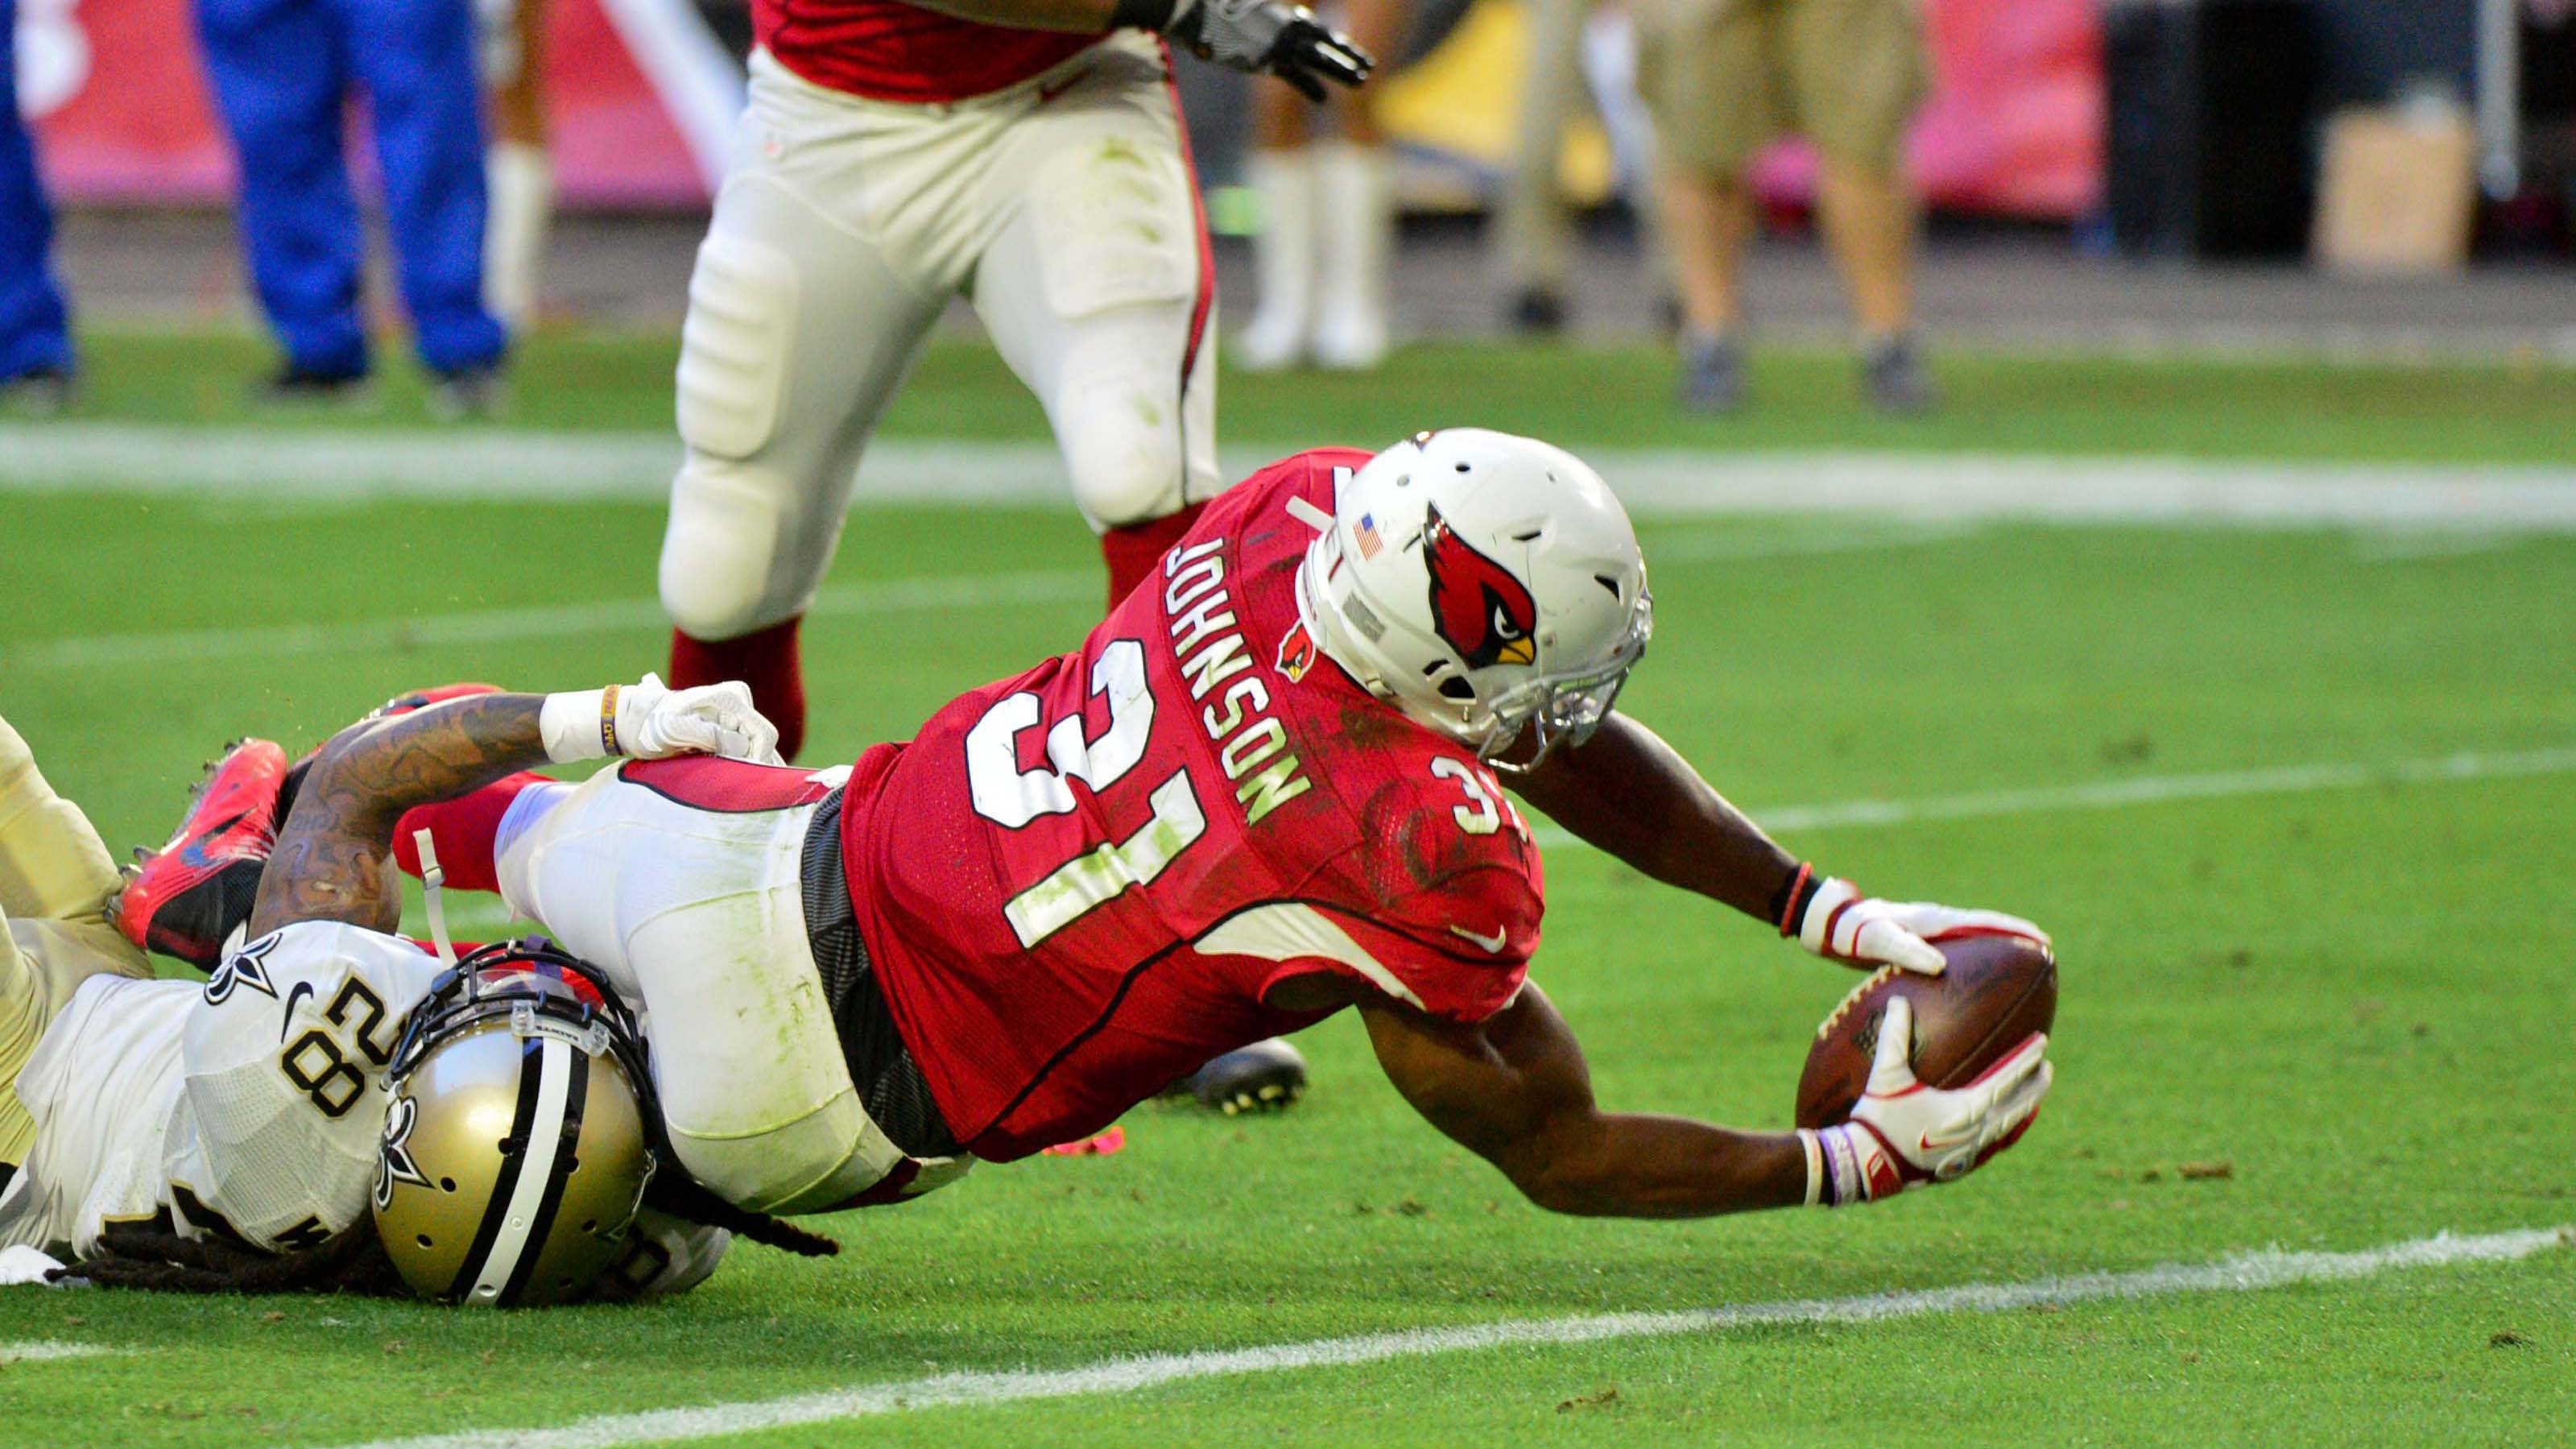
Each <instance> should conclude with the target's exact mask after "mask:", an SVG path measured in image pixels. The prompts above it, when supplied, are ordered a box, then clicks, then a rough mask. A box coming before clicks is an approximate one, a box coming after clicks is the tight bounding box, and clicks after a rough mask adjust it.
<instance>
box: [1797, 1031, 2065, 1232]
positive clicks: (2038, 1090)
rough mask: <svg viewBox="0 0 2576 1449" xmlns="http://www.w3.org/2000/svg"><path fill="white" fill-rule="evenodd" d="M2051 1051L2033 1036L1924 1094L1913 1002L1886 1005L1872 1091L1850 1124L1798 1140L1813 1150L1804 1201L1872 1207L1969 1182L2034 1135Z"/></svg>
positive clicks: (2051, 1072)
mask: <svg viewBox="0 0 2576 1449" xmlns="http://www.w3.org/2000/svg"><path fill="white" fill-rule="evenodd" d="M2047 1052H2048V1037H2047V1035H2046V1034H2045V1033H2042V1032H2033V1033H2031V1034H2030V1035H2029V1036H2028V1037H2025V1038H2024V1039H2023V1040H2022V1043H2021V1045H2019V1046H2017V1047H2014V1048H2013V1049H2012V1050H2011V1051H2010V1052H2008V1053H2006V1054H2005V1055H2004V1056H2003V1058H2002V1059H2001V1060H1999V1061H1997V1062H1996V1063H1995V1064H1994V1065H1993V1066H1991V1067H1988V1068H1986V1070H1985V1071H1984V1072H1982V1073H1980V1074H1979V1075H1978V1076H1977V1079H1976V1080H1975V1081H1972V1082H1970V1083H1968V1084H1967V1085H1966V1086H1964V1087H1959V1088H1956V1089H1953V1090H1946V1091H1945V1090H1943V1089H1942V1088H1939V1087H1932V1086H1926V1085H1925V1084H1924V1083H1922V1082H1921V1081H1918V1080H1916V1078H1915V1076H1914V1068H1913V1066H1912V1060H1913V1055H1914V1006H1913V1003H1911V1002H1909V1001H1907V1000H1906V999H1905V998H1904V997H1902V996H1899V997H1896V998H1894V999H1893V1000H1891V1001H1889V1002H1888V1003H1887V1014H1886V1015H1885V1016H1883V1017H1881V1018H1879V1026H1878V1055H1877V1057H1876V1058H1874V1059H1873V1060H1872V1062H1871V1064H1870V1072H1869V1087H1868V1089H1867V1090H1866V1091H1865V1092H1863V1093H1862V1094H1861V1099H1860V1101H1859V1102H1858V1103H1857V1104H1856V1105H1854V1106H1853V1108H1852V1112H1851V1116H1850V1118H1849V1119H1848V1120H1846V1121H1843V1122H1840V1123H1837V1124H1835V1125H1834V1126H1831V1127H1827V1128H1824V1129H1823V1130H1821V1131H1814V1130H1807V1129H1801V1130H1800V1131H1799V1133H1798V1136H1799V1138H1800V1139H1801V1140H1802V1141H1803V1142H1805V1144H1806V1147H1807V1201H1808V1202H1809V1203H1811V1204H1822V1205H1823V1206H1826V1207H1842V1206H1844V1205H1846V1204H1849V1203H1856V1202H1876V1201H1877V1200H1878V1199H1880V1198H1883V1197H1892V1196H1894V1195H1895V1194H1897V1193H1900V1192H1904V1191H1906V1190H1908V1189H1910V1188H1917V1187H1928V1186H1930V1185H1931V1184H1933V1183H1936V1182H1955V1181H1957V1180H1958V1179H1960V1178H1962V1177H1965V1176H1967V1175H1968V1173H1969V1172H1971V1171H1973V1170H1975V1169H1976V1168H1977V1167H1979V1166H1981V1165H1983V1164H1984V1163H1985V1161H1986V1159H1988V1158H1990V1157H1992V1156H1994V1155H1995V1154H1996V1153H1998V1152H2001V1151H2003V1150H2004V1149H2005V1148H2007V1147H2010V1146H2012V1145H2013V1144H2014V1143H2016V1142H2018V1141H2020V1140H2021V1135H2022V1133H2024V1132H2026V1131H2028V1130H2029V1129H2030V1124H2031V1119H2033V1118H2034V1117H2036V1116H2038V1115H2039V1103H2040V1099H2041V1098H2043V1097H2046V1096H2047V1095H2048V1089H2049V1086H2050V1084H2051V1083H2053V1082H2054V1081H2055V1080H2056V1079H2057V1072H2056V1068H2055V1067H2054V1066H2052V1065H2051V1064H2050V1063H2049V1061H2048V1059H2047Z"/></svg>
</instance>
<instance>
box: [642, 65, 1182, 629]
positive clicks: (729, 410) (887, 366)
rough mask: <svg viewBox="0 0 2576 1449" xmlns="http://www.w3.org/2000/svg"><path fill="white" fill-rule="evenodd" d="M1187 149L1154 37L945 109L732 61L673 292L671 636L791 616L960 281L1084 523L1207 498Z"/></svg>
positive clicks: (1145, 516) (1168, 509) (1167, 511)
mask: <svg viewBox="0 0 2576 1449" xmlns="http://www.w3.org/2000/svg"><path fill="white" fill-rule="evenodd" d="M1186 145H1187V143H1186V140H1185V138H1184V136H1183V134H1182V131H1181V124H1180V113H1179V109H1178V106H1177V104H1176V102H1175V101H1174V99H1173V94H1172V90H1171V86H1170V81H1169V74H1168V62H1167V61H1166V59H1165V57H1164V54H1163V51H1162V49H1161V46H1160V44H1159V43H1158V42H1156V41H1154V40H1152V39H1151V38H1149V37H1146V36H1143V35H1140V34H1137V33H1134V32H1126V33H1122V34H1119V35H1115V36H1112V37H1111V38H1109V39H1107V40H1105V41H1102V42H1101V43H1100V44H1098V45H1095V46H1093V47H1091V48H1090V49H1088V50H1086V51H1084V52H1082V53H1081V54H1080V55H1077V56H1075V57H1073V58H1072V59H1070V60H1067V61H1066V62H1064V63H1063V64H1062V65H1059V66H1057V67H1055V68H1053V69H1051V70H1048V71H1046V72H1044V73H1043V74H1040V75H1038V76H1035V77H1033V78H1031V79H1029V80H1027V81H1024V82H1022V83H1021V84H1019V85H1016V86H1011V87H1008V88H1006V89H1003V90H1000V91H996V92H993V93H991V94H989V95H984V96H977V97H974V98H972V99H969V100H965V101H960V102H956V103H953V104H947V105H903V104H896V103H891V102H879V101H870V100H865V99H862V98H860V97H857V96H852V95H847V94H844V93H842V92H839V91H834V90H829V89H826V88H824V87H821V86H817V85H814V84H812V83H810V82H807V81H805V80H803V79H801V78H800V77H798V76H796V75H794V74H793V73H791V72H790V71H788V70H787V69H786V67H784V66H782V65H780V64H779V63H778V62H777V61H775V60H774V59H772V58H771V57H770V56H769V55H767V54H766V53H757V54H755V55H754V56H753V57H752V62H751V101H750V106H749V109H748V110H746V111H745V112H744V114H743V118H742V121H741V124H740V126H739V128H738V130H737V132H736V135H735V141H734V155H733V161H732V164H731V167H730V169H729V171H728V174H727V176H726V179H725V183H724V186H723V189H722V190H721V191H720V192H719V193H718V195H717V198H716V207H715V217H714V220H713V222H712V223H711V225H710V226H709V228H708V231H707V238H706V241H705V242H704V243H703V244H702V245H701V246H700V247H699V249H698V259H697V268H696V271H695V273H694V274H693V275H692V276H691V277H690V279H689V316H688V323H687V326H686V329H685V331H684V333H683V337H682V343H681V356H680V369H679V426H680V438H681V441H682V442H683V443H685V444H686V445H687V450H688V451H687V460H686V461H685V462H684V463H683V464H682V466H681V468H680V473H679V476H678V478H677V479H676V480H674V481H673V483H672V486H671V516H670V524H669V531H668V533H667V534H666V536H665V538H664V540H663V545H662V568H661V585H662V603H663V607H664V608H665V610H667V611H668V612H669V614H670V616H671V621H672V623H674V624H676V625H677V626H678V627H679V628H680V629H681V630H682V631H683V632H685V633H687V634H690V635H692V636H694V637H696V638H700V639H711V640H714V639H731V638H736V637H739V636H741V635H744V634H748V633H751V632H753V631H755V630H758V629H763V628H766V627H768V626H770V625H772V624H775V623H778V622H780V621H782V620H784V619H787V618H789V617H791V616H793V615H796V614H799V613H802V612H803V611H804V610H805V609H806V607H807V606H808V605H809V604H810V602H811V601H812V598H813V595H814V589H815V586H816V584H817V583H819V582H820V580H821V579H822V576H823V572H824V570H825V568H826V567H828V566H829V564H830V563H831V559H832V551H833V549H834V547H835V545H836V544H837V543H838V542H839V539H840V533H841V523H842V516H843V514H844V512H845V511H846V510H847V508H848V506H849V499H850V489H851V485H852V483H853V481H854V478H855V474H856V471H857V468H858V463H859V456H860V453H861V452H862V451H863V450H864V449H865V447H866V446H867V441H868V436H869V434H870V433H871V432H872V431H873V430H874V428H875V427H876V423H877V419H878V417H879V416H880V415H881V414H882V413H883V412H884V410H885V406H886V403H887V402H888V400H889V399H891V398H892V397H893V395H894V391H895V389H896V388H897V387H898V386H900V385H901V383H902V381H903V378H904V374H905V373H906V372H907V371H908V370H909V369H910V368H911V366H912V362H913V359H914V358H915V357H916V356H918V355H919V353H920V350H921V346H922V340H923V338H924V337H925V336H926V335H927V334H928V332H929V330H930V327H931V325H932V324H933V323H934V322H936V321H937V320H938V318H939V314H940V312H941V311H942V310H943V309H944V308H945V307H946V306H947V303H948V301H949V299H950V298H951V297H954V296H957V295H960V294H961V293H962V294H963V295H965V296H967V297H968V298H969V299H970V300H971V301H972V302H973V304H974V306H975V310H976V312H977V314H978V315H980V316H981V317H982V318H983V321H984V326H985V328H986V329H987V330H988V331H989V332H990V333H991V334H992V338H993V344H994V346H995V347H997V348H999V349H1000V351H1001V354H1002V357H1003V360H1004V361H1006V362H1008V363H1009V364H1010V366H1011V370H1012V371H1013V372H1015V373H1017V374H1018V375H1019V378H1020V380H1021V381H1022V382H1023V383H1026V384H1027V385H1028V388H1029V390H1030V391H1031V392H1033V393H1035V394H1036V395H1037V398H1038V401H1039V402H1040V403H1041V404H1043V405H1044V406H1045V408H1046V413H1047V418H1048V421H1049V422H1050V423H1051V424H1052V425H1053V427H1054V429H1055V436H1056V442H1057V445H1058V447H1059V448H1060V449H1061V450H1062V452H1063V456H1064V463H1065V469H1066V471H1067V473H1068V474H1070V475H1071V478H1072V483H1073V496H1074V502H1075V503H1076V504H1077V505H1078V506H1079V507H1080V508H1081V510H1082V513H1083V516H1084V517H1085V518H1086V519H1088V520H1089V521H1090V522H1091V525H1092V527H1093V528H1094V529H1098V530H1107V529H1110V528H1115V527H1120V526H1123V525H1128V524H1135V523H1142V522H1147V521H1150V520H1152V519H1156V518H1163V517H1168V516H1169V515H1171V514H1173V513H1176V512H1178V511H1179V510H1180V509H1181V508H1183V507H1184V506H1186V505H1188V504H1190V503H1194V502H1198V501H1201V500H1203V499H1206V498H1209V497H1213V496H1214V495H1215V493H1216V491H1217V487H1218V478H1217V471H1216V442H1215V423H1216V376H1215V353H1216V349H1215V347H1214V346H1213V345H1212V343H1210V341H1209V339H1210V338H1211V337H1212V336H1213V328H1214V324H1215V318H1214V310H1215V291H1214V278H1213V277H1212V276H1211V275H1210V273H1209V268H1208V258H1207V250H1206V231H1205V227H1204V224H1203V222H1202V220H1201V218H1200V215H1199V208H1198V196H1197V184H1196V180H1195V178H1194V177H1193V176H1192V175H1191V174H1190V168H1189V163H1188V160H1187V156H1186ZM976 421H977V420H974V419H959V420H958V422H959V423H960V425H961V426H964V427H968V428H972V427H973V425H974V424H975V422H976Z"/></svg>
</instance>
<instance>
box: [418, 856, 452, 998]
mask: <svg viewBox="0 0 2576 1449" xmlns="http://www.w3.org/2000/svg"><path fill="white" fill-rule="evenodd" d="M411 843H412V844H413V845H415V846H417V847H419V849H420V885H421V894H422V895H423V896H424V897H426V898H427V901H428V906H429V940H430V944H431V945H433V946H435V947H437V948H438V964H439V965H441V966H444V967H446V968H447V969H448V970H450V971H453V970H455V969H456V944H455V943H454V942H453V941H450V940H449V939H448V938H447V900H446V893H445V891H444V889H443V887H445V886H446V884H447V872H446V871H444V870H441V869H439V866H438V849H437V847H436V846H434V845H432V844H430V840H429V832H428V831H426V830H415V831H413V832H412V833H411Z"/></svg>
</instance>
